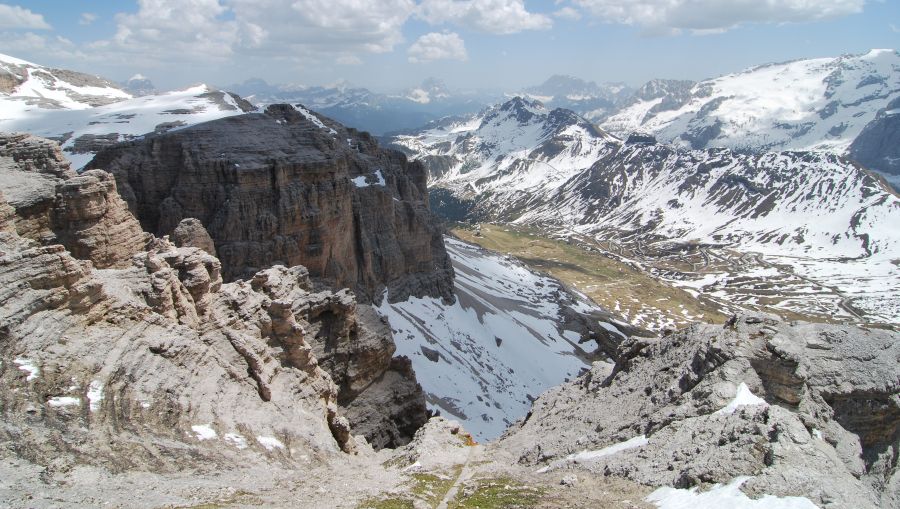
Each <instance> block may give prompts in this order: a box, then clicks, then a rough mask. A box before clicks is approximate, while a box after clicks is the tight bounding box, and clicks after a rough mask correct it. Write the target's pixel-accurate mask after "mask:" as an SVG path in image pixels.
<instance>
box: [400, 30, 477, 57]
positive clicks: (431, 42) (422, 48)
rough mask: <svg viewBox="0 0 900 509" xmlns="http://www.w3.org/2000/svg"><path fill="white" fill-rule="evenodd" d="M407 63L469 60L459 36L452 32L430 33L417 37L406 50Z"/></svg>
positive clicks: (464, 45)
mask: <svg viewBox="0 0 900 509" xmlns="http://www.w3.org/2000/svg"><path fill="white" fill-rule="evenodd" d="M407 54H408V55H409V61H410V63H413V64H421V63H426V62H433V61H435V60H460V61H465V60H467V59H468V58H469V55H468V54H467V53H466V44H465V43H464V42H463V40H462V38H461V37H460V36H459V34H457V33H454V32H443V33H440V32H432V33H430V34H425V35H423V36H422V37H419V38H418V39H417V40H416V42H414V43H413V44H412V46H410V47H409V50H407Z"/></svg>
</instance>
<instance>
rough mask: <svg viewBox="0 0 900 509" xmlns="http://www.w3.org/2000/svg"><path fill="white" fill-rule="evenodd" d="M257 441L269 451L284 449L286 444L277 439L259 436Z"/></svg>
mask: <svg viewBox="0 0 900 509" xmlns="http://www.w3.org/2000/svg"><path fill="white" fill-rule="evenodd" d="M256 441H257V442H259V445H261V446H263V447H265V448H266V450H267V451H274V450H275V449H284V444H283V443H281V440H278V439H277V438H275V437H266V436H258V437H256Z"/></svg>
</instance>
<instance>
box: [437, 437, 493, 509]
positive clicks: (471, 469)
mask: <svg viewBox="0 0 900 509" xmlns="http://www.w3.org/2000/svg"><path fill="white" fill-rule="evenodd" d="M482 448H483V446H481V445H475V446H473V447H471V448H470V449H469V454H468V456H467V457H466V462H465V463H464V464H463V467H462V470H460V471H459V475H458V476H457V477H456V481H454V482H453V486H451V487H450V489H449V490H447V494H446V495H444V498H443V500H441V503H440V504H438V505H437V509H447V504H448V503H450V501H451V500H453V499H455V498H456V494H457V493H459V488H460V487H461V486H462V485H463V483H465V482H466V481H468V480H469V479H471V478H472V476H473V475H475V470H476V469H475V466H474V465H473V463H474V461H473V460H475V459H476V458H478V457H480V456H481V450H482Z"/></svg>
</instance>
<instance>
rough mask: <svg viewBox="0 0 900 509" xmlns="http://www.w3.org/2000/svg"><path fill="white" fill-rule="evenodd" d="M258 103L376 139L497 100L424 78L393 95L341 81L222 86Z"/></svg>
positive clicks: (257, 81)
mask: <svg viewBox="0 0 900 509" xmlns="http://www.w3.org/2000/svg"><path fill="white" fill-rule="evenodd" d="M227 90H232V91H234V92H236V93H238V94H240V95H241V96H242V97H245V98H247V100H249V101H251V102H253V103H254V104H257V105H265V104H272V103H281V102H289V103H297V102H299V103H303V104H304V105H306V106H308V107H309V108H311V109H313V110H315V111H317V112H319V113H321V114H323V115H326V116H328V117H330V118H333V119H335V120H337V121H339V122H341V123H342V124H344V125H347V126H349V127H354V128H356V129H360V130H363V131H369V132H371V133H372V134H375V135H382V134H385V133H388V132H394V131H402V130H407V129H413V128H420V127H421V126H423V125H425V124H427V123H428V122H430V121H433V120H436V119H439V118H442V117H445V116H450V115H463V114H472V113H475V112H478V111H479V110H481V109H483V108H484V107H485V106H486V105H488V104H490V103H492V102H493V101H496V100H497V99H499V97H500V95H499V94H494V95H492V94H485V93H480V92H466V91H452V90H450V89H449V88H448V87H447V86H446V85H444V84H443V83H442V82H441V81H439V80H436V79H434V78H429V79H426V80H425V81H424V82H422V84H421V85H419V86H417V87H412V88H410V89H407V90H404V91H402V92H401V93H398V94H381V93H376V92H372V91H371V90H369V89H366V88H361V87H353V86H350V85H348V84H346V83H339V84H336V85H332V86H325V87H323V86H302V85H271V84H269V83H266V82H265V81H264V80H262V79H259V78H254V79H251V80H247V81H245V82H244V83H239V84H235V85H231V86H229V87H227Z"/></svg>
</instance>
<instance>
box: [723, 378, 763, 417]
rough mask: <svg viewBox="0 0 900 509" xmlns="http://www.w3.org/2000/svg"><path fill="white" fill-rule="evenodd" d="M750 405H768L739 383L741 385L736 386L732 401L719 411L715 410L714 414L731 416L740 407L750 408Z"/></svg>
mask: <svg viewBox="0 0 900 509" xmlns="http://www.w3.org/2000/svg"><path fill="white" fill-rule="evenodd" d="M751 405H768V403H766V400H764V399H762V398H760V397H757V396H756V395H754V394H753V393H752V392H750V389H749V388H748V387H747V384H745V383H744V382H741V385H739V386H738V389H737V394H736V395H735V396H734V399H733V400H731V402H730V403H728V405H726V406H725V407H724V408H722V409H721V410H717V411H716V412H715V413H717V414H733V413H734V412H735V411H736V410H737V409H738V408H739V407H742V406H751Z"/></svg>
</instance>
